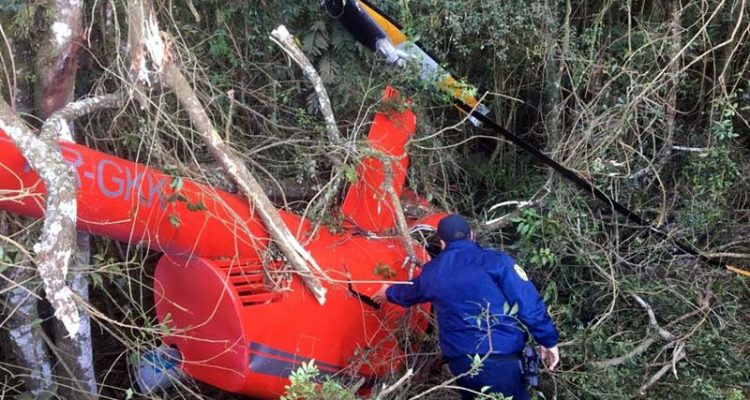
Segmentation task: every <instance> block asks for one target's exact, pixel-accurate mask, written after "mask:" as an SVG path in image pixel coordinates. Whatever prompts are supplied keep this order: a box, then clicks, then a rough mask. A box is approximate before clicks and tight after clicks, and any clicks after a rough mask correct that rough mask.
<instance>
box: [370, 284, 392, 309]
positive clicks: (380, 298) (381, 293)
mask: <svg viewBox="0 0 750 400" xmlns="http://www.w3.org/2000/svg"><path fill="white" fill-rule="evenodd" d="M389 286H391V285H386V284H384V285H383V286H381V287H380V289H378V291H377V292H375V294H374V295H372V301H374V302H376V303H378V305H379V306H382V305H383V304H384V303H385V302H386V301H388V297H386V295H385V291H386V290H387V289H388V287H389Z"/></svg>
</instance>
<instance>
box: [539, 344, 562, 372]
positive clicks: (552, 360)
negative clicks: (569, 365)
mask: <svg viewBox="0 0 750 400" xmlns="http://www.w3.org/2000/svg"><path fill="white" fill-rule="evenodd" d="M540 348H541V350H542V362H544V363H545V364H546V365H547V369H548V370H550V371H554V370H555V367H557V364H558V363H559V362H560V350H558V348H557V346H555V347H551V348H549V349H548V348H546V347H544V346H540Z"/></svg>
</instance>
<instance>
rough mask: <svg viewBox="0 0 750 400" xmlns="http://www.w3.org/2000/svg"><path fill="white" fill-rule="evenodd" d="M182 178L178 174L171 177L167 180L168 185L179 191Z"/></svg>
mask: <svg viewBox="0 0 750 400" xmlns="http://www.w3.org/2000/svg"><path fill="white" fill-rule="evenodd" d="M183 183H184V182H183V180H182V178H181V177H179V176H175V177H173V178H172V182H169V187H171V188H172V190H174V191H175V192H179V191H180V189H182V185H183Z"/></svg>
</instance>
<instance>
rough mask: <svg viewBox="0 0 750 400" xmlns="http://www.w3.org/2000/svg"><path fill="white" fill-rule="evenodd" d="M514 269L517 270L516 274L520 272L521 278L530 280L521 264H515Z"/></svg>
mask: <svg viewBox="0 0 750 400" xmlns="http://www.w3.org/2000/svg"><path fill="white" fill-rule="evenodd" d="M513 270H514V271H516V274H518V277H519V278H521V279H523V280H524V281H526V282H528V281H529V276H528V275H526V271H524V270H523V268H521V266H520V265H518V264H513Z"/></svg>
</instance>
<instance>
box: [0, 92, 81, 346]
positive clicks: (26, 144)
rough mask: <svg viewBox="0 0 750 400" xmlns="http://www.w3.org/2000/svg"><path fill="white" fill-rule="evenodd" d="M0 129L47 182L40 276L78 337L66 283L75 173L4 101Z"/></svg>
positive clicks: (57, 149) (74, 206)
mask: <svg viewBox="0 0 750 400" xmlns="http://www.w3.org/2000/svg"><path fill="white" fill-rule="evenodd" d="M0 129H2V130H4V131H5V132H6V133H7V134H8V136H9V137H10V139H11V140H12V141H13V143H14V144H15V145H16V147H18V149H19V150H21V153H22V154H23V156H24V157H25V158H26V160H27V161H28V162H29V165H30V166H31V168H32V169H34V170H35V171H36V172H37V173H38V174H39V176H40V177H41V178H42V181H44V185H45V187H46V188H47V206H46V211H45V218H44V226H43V227H42V235H41V237H40V238H39V241H38V242H37V243H36V244H35V245H34V251H35V252H36V264H37V269H38V271H39V276H40V277H41V278H42V281H43V282H44V289H45V292H46V295H47V299H48V300H49V302H50V304H51V305H52V308H53V309H54V310H55V317H57V318H58V319H59V320H60V321H62V323H63V324H64V325H65V329H66V330H67V332H68V334H69V335H71V336H75V335H76V334H77V333H78V328H79V326H80V323H81V318H80V315H79V313H78V309H77V307H76V303H75V299H74V295H73V292H72V291H71V290H70V287H68V285H67V284H66V283H65V277H66V275H67V273H68V265H69V264H70V259H71V257H72V255H73V250H72V249H73V245H74V241H75V234H76V233H75V232H76V209H77V203H76V188H75V179H74V175H73V171H72V169H71V167H70V166H68V165H67V164H66V163H65V160H63V157H62V153H61V151H60V145H59V144H58V143H57V141H54V140H49V138H47V139H46V140H45V139H44V138H37V137H36V136H34V134H33V133H32V132H31V131H30V130H29V129H28V128H27V127H26V125H24V123H23V121H21V120H20V119H19V118H18V116H17V115H16V114H15V113H14V112H13V110H11V109H10V107H8V104H7V103H5V101H4V100H1V99H0Z"/></svg>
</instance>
